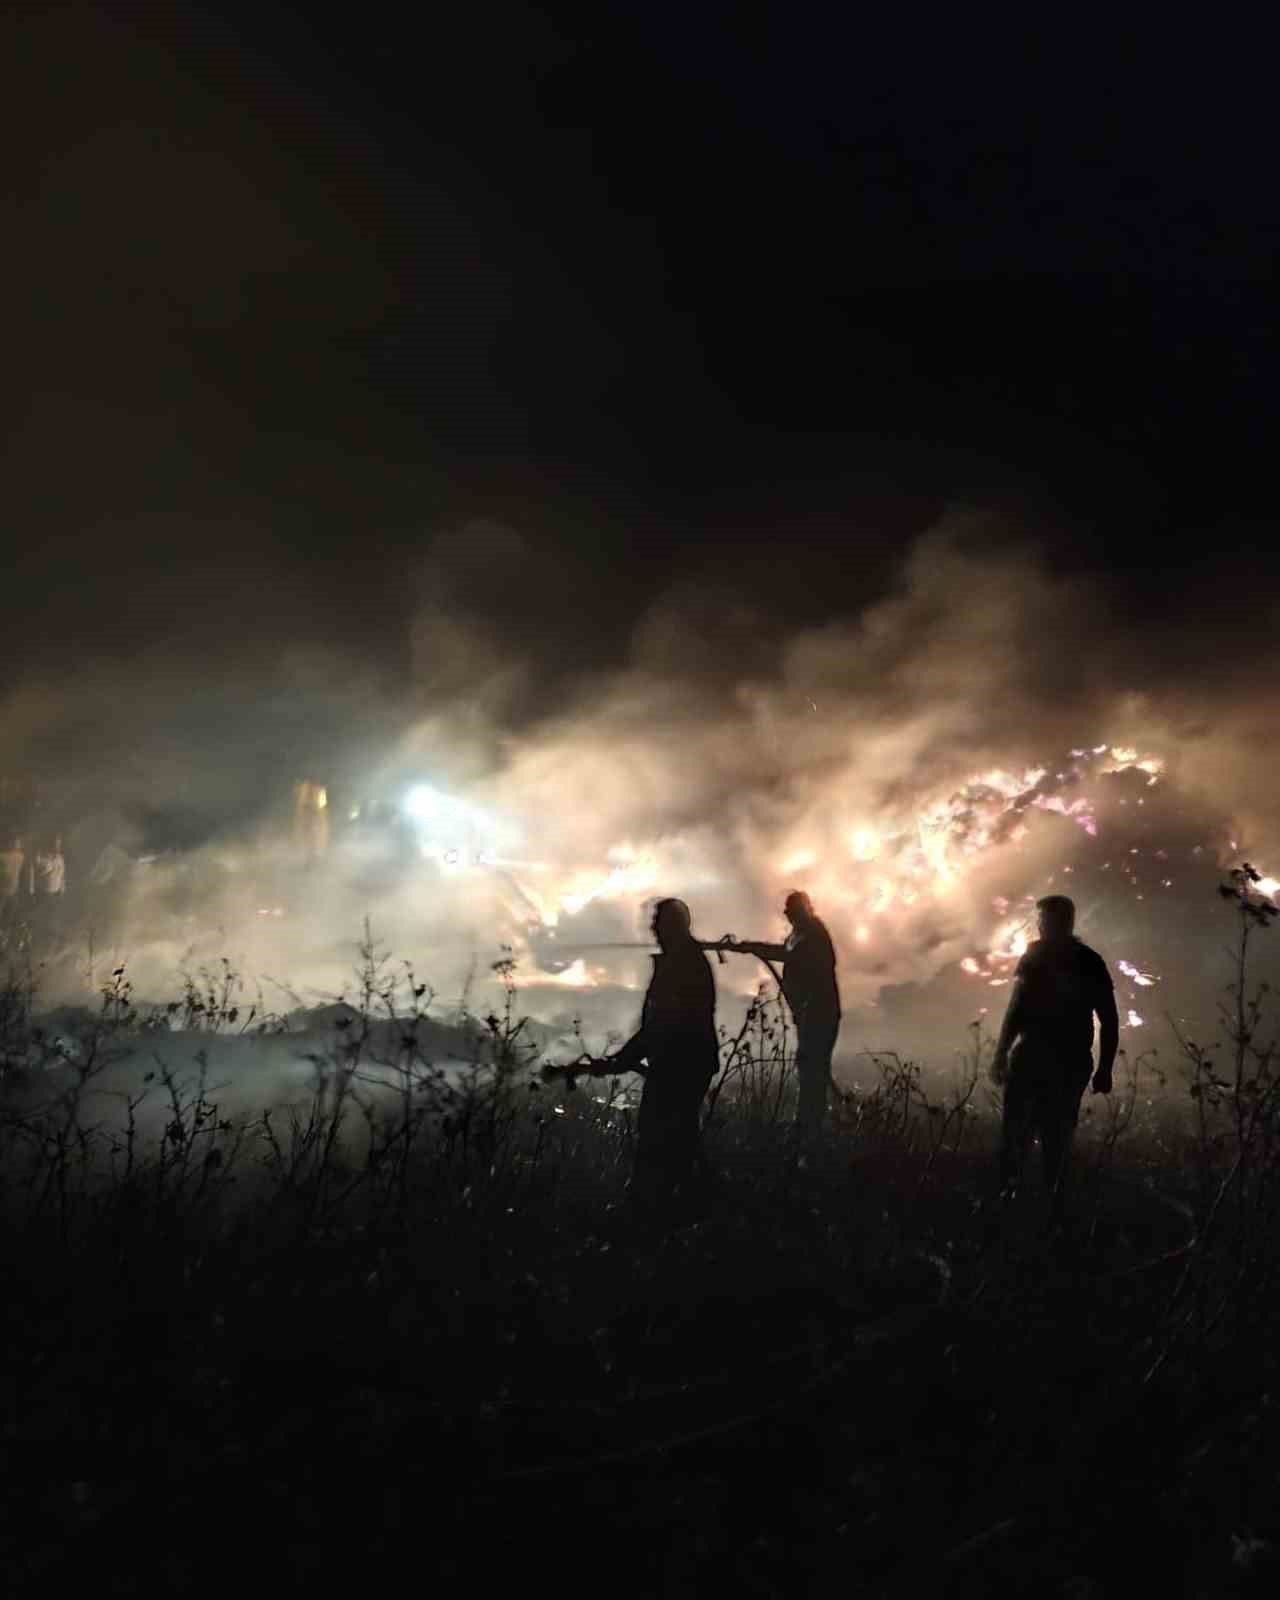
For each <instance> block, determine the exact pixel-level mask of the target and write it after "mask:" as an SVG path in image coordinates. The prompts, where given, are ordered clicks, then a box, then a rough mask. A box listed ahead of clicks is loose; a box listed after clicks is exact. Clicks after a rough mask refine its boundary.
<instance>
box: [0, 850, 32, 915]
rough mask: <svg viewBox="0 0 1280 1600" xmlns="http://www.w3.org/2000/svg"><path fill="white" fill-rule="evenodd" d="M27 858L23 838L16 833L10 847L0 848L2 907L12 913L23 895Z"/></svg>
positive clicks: (0, 901)
mask: <svg viewBox="0 0 1280 1600" xmlns="http://www.w3.org/2000/svg"><path fill="white" fill-rule="evenodd" d="M26 859H27V853H26V851H25V850H24V849H23V847H22V840H21V839H20V838H19V837H18V836H17V835H16V834H15V835H14V836H13V837H12V838H11V839H10V840H9V845H8V848H7V849H6V850H0V907H3V909H4V910H6V911H8V912H10V913H12V912H14V911H16V910H17V908H18V906H19V904H20V903H21V900H22V897H23V888H24V884H23V879H24V877H25V876H26V874H25V873H24V872H23V867H24V865H25V864H26Z"/></svg>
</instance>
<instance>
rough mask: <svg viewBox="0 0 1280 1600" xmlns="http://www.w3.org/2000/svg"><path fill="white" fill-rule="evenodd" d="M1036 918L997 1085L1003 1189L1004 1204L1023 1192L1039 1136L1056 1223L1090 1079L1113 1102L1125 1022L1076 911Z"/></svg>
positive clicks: (1059, 907)
mask: <svg viewBox="0 0 1280 1600" xmlns="http://www.w3.org/2000/svg"><path fill="white" fill-rule="evenodd" d="M1036 911H1037V913H1038V920H1039V928H1040V937H1039V938H1038V939H1037V940H1036V941H1035V942H1034V943H1033V944H1032V945H1030V946H1029V947H1028V949H1027V953H1026V954H1025V955H1024V956H1023V957H1022V959H1021V960H1020V961H1019V962H1018V967H1017V971H1016V973H1015V974H1014V984H1013V993H1012V994H1011V995H1010V997H1009V1009H1008V1010H1007V1011H1006V1012H1005V1017H1004V1026H1003V1027H1002V1028H1001V1030H1000V1038H999V1041H998V1043H997V1044H996V1053H995V1059H994V1061H993V1062H992V1064H991V1076H992V1079H993V1080H994V1081H995V1083H997V1084H998V1085H1000V1086H1001V1087H1003V1089H1004V1119H1003V1120H1004V1126H1003V1145H1002V1148H1001V1152H1000V1179H1001V1185H1002V1188H1003V1190H1004V1192H1005V1193H1006V1194H1009V1193H1012V1192H1013V1191H1014V1190H1015V1189H1016V1188H1017V1186H1018V1183H1019V1182H1020V1180H1021V1178H1022V1169H1023V1165H1024V1163H1025V1159H1026V1151H1027V1144H1028V1143H1029V1141H1030V1138H1031V1135H1032V1134H1033V1133H1036V1134H1039V1136H1040V1150H1041V1154H1042V1156H1043V1158H1044V1175H1045V1187H1046V1189H1047V1190H1048V1191H1049V1195H1050V1205H1051V1208H1052V1213H1053V1216H1054V1219H1055V1220H1058V1219H1059V1218H1060V1217H1061V1215H1062V1212H1063V1209H1064V1206H1065V1202H1066V1188H1067V1178H1068V1165H1069V1162H1070V1158H1071V1143H1072V1139H1073V1137H1074V1135H1075V1129H1076V1122H1077V1119H1078V1118H1079V1115H1080V1100H1081V1097H1082V1096H1083V1094H1084V1091H1085V1088H1086V1086H1087V1085H1088V1082H1089V1077H1090V1074H1091V1073H1092V1074H1093V1092H1094V1094H1110V1093H1111V1069H1112V1067H1113V1066H1114V1065H1115V1059H1116V1051H1117V1049H1118V1048H1119V1044H1120V1018H1119V1016H1118V1015H1117V1013H1116V996H1115V985H1114V983H1113V981H1112V978H1111V974H1110V972H1108V970H1107V964H1106V962H1105V961H1104V960H1103V959H1102V957H1101V956H1100V955H1099V954H1098V952H1097V951H1096V950H1091V949H1090V948H1089V946H1088V945H1087V944H1082V943H1081V941H1080V940H1079V939H1077V938H1076V936H1075V920H1076V908H1075V906H1074V904H1073V903H1072V902H1071V901H1070V900H1068V899H1067V897H1066V896H1065V895H1061V894H1054V895H1049V896H1048V897H1047V898H1046V899H1044V900H1041V901H1039V902H1038V903H1037V905H1036ZM1095 1015H1096V1016H1097V1018H1098V1023H1099V1045H1098V1070H1097V1072H1096V1073H1095V1072H1093V1019H1094V1017H1095Z"/></svg>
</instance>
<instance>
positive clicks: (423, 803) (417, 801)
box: [404, 783, 445, 822]
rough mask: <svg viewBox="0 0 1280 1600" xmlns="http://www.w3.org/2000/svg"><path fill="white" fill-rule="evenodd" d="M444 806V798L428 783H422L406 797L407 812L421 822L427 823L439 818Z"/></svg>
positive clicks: (405, 807) (405, 806)
mask: <svg viewBox="0 0 1280 1600" xmlns="http://www.w3.org/2000/svg"><path fill="white" fill-rule="evenodd" d="M444 804H445V798H444V796H443V795H442V794H438V793H437V792H436V791H435V790H434V789H433V788H432V787H431V786H430V784H426V783H420V784H418V785H417V787H416V788H413V789H410V790H409V792H408V794H407V795H405V797H404V809H405V811H406V812H407V813H408V814H409V816H411V817H414V818H416V819H417V820H418V821H419V822H426V821H427V820H428V818H430V817H434V816H438V815H439V813H440V811H441V810H442V808H443V806H444Z"/></svg>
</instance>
